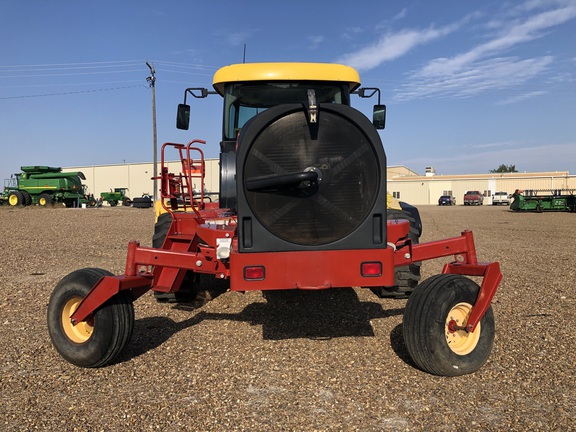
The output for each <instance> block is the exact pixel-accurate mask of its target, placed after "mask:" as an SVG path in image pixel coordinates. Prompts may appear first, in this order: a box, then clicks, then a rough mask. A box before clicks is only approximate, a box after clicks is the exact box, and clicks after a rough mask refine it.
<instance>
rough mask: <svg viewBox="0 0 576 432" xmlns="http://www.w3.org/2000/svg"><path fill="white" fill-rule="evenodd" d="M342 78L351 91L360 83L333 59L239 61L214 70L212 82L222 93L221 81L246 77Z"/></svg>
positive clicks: (231, 81)
mask: <svg viewBox="0 0 576 432" xmlns="http://www.w3.org/2000/svg"><path fill="white" fill-rule="evenodd" d="M302 80H305V81H341V82H345V83H348V85H349V86H350V91H353V90H355V89H356V88H357V87H358V86H359V85H360V76H359V75H358V72H357V71H356V70H355V69H354V68H352V67H350V66H345V65H341V64H333V63H240V64H234V65H230V66H224V67H223V68H221V69H219V70H218V71H216V73H215V74H214V80H213V82H212V85H213V86H214V88H215V89H216V91H217V92H218V93H220V94H221V95H223V94H224V85H225V84H227V83H233V82H246V81H302Z"/></svg>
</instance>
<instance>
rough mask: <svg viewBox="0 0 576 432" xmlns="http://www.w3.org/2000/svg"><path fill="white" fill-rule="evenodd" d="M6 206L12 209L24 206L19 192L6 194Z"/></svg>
mask: <svg viewBox="0 0 576 432" xmlns="http://www.w3.org/2000/svg"><path fill="white" fill-rule="evenodd" d="M8 204H10V205H11V206H12V207H16V206H19V205H24V197H23V196H22V192H20V191H12V192H10V193H9V194H8Z"/></svg>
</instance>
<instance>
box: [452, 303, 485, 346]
mask: <svg viewBox="0 0 576 432" xmlns="http://www.w3.org/2000/svg"><path fill="white" fill-rule="evenodd" d="M471 310H472V305H471V304H469V303H458V304H457V305H455V306H454V307H453V308H452V309H451V310H450V312H449V313H448V316H447V317H446V322H445V332H444V333H445V337H446V343H447V344H448V348H450V350H451V351H452V352H454V353H455V354H457V355H466V354H469V353H471V352H472V351H473V350H474V348H476V345H477V344H478V341H479V340H480V333H481V330H482V329H481V326H480V323H479V324H478V326H477V327H476V329H475V330H474V332H469V331H467V330H466V322H467V321H468V317H469V316H470V311H471Z"/></svg>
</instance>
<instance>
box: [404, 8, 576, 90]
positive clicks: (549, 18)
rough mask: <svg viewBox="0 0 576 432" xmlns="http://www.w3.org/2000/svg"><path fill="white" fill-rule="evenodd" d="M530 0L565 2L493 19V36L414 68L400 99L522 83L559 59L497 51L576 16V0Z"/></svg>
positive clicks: (497, 87) (509, 48)
mask: <svg viewBox="0 0 576 432" xmlns="http://www.w3.org/2000/svg"><path fill="white" fill-rule="evenodd" d="M528 3H530V4H528ZM528 3H525V4H524V6H525V8H524V10H533V9H535V8H536V7H544V6H549V5H550V4H554V5H557V4H558V3H560V6H559V7H558V8H557V9H552V10H547V11H544V12H540V13H537V14H535V15H532V16H528V17H524V18H523V19H511V20H509V21H503V20H499V21H495V20H492V21H490V22H489V23H488V24H487V27H489V28H490V29H492V30H493V35H492V38H491V39H490V40H488V41H487V42H485V43H482V44H479V45H477V46H475V47H473V48H472V49H470V50H468V51H466V52H463V53H461V54H458V55H455V56H453V57H450V58H437V59H433V60H431V61H429V62H428V63H427V64H426V65H425V66H424V67H423V68H421V69H420V70H418V71H415V72H413V73H412V74H411V75H410V77H409V81H408V82H407V83H406V84H405V85H404V86H402V87H401V88H399V89H398V93H397V95H396V98H397V100H407V99H414V98H419V97H429V96H432V95H443V96H446V95H449V96H456V97H462V96H469V95H472V94H477V93H479V92H482V91H485V90H491V89H501V88H505V87H509V86H518V85H522V84H524V83H526V82H527V81H528V80H530V79H532V78H534V77H535V76H537V75H539V74H541V73H542V72H544V71H545V70H546V68H547V67H548V66H549V65H550V64H551V63H552V61H553V60H554V58H553V57H552V56H542V57H535V58H528V59H519V58H518V57H495V56H499V55H500V54H501V53H503V52H505V51H509V50H511V49H512V48H514V47H516V46H517V45H520V44H523V43H527V42H530V41H532V40H535V39H538V38H541V37H543V36H544V35H546V32H547V31H549V30H550V29H551V28H553V27H555V26H558V25H560V24H564V23H565V22H567V21H570V20H572V19H574V18H576V2H574V1H573V0H571V1H569V2H566V1H564V2H556V1H553V2H550V1H541V0H539V1H532V2H528ZM518 10H519V9H518ZM518 10H517V11H518Z"/></svg>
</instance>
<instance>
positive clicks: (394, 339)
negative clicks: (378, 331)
mask: <svg viewBox="0 0 576 432" xmlns="http://www.w3.org/2000/svg"><path fill="white" fill-rule="evenodd" d="M390 346H391V347H392V349H393V350H394V352H395V353H396V355H397V356H398V358H399V359H400V360H402V361H403V362H404V363H406V364H407V365H410V366H412V367H413V368H415V369H418V366H416V363H414V362H413V361H412V358H411V357H410V354H408V350H407V349H406V345H404V332H403V331H402V324H398V325H397V326H396V327H394V329H393V330H392V332H391V333H390Z"/></svg>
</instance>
